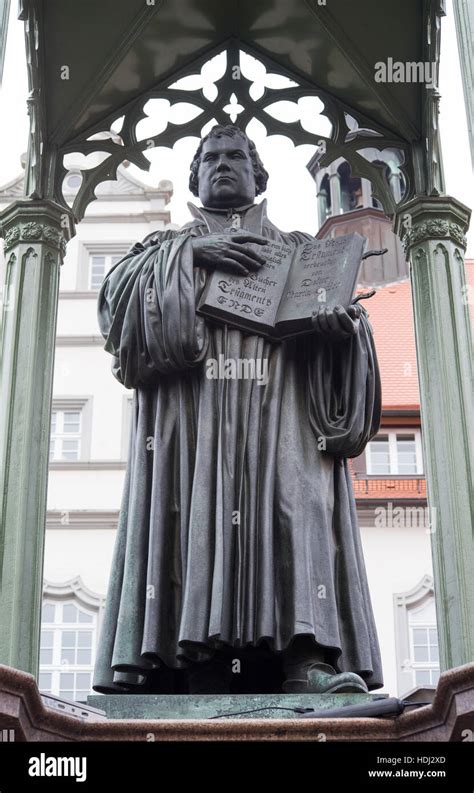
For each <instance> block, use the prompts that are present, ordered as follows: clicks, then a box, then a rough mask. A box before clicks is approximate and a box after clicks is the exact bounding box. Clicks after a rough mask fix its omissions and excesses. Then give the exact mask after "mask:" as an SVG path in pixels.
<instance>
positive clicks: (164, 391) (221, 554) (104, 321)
mask: <svg viewBox="0 0 474 793" xmlns="http://www.w3.org/2000/svg"><path fill="white" fill-rule="evenodd" d="M189 207H190V209H191V212H192V214H193V215H194V219H193V220H192V221H191V222H190V223H188V224H186V225H185V226H183V228H182V229H180V230H179V231H164V232H157V233H155V234H153V235H149V237H147V238H146V239H145V240H144V241H143V243H136V244H135V245H134V246H133V248H132V249H131V251H130V252H129V253H128V254H127V255H126V256H125V257H124V258H123V259H122V260H121V261H120V262H118V264H116V265H115V266H114V267H113V268H112V270H111V271H110V272H109V274H108V275H107V277H106V279H105V281H104V283H103V286H102V288H101V291H100V294H99V305H98V316H99V324H100V329H101V332H102V334H103V336H104V338H105V340H106V344H105V349H106V350H107V351H108V352H109V353H111V355H112V356H113V366H112V370H113V373H114V375H115V377H116V378H117V379H118V380H119V381H120V382H121V383H123V384H124V385H125V386H126V387H127V388H132V389H134V399H133V408H132V413H133V417H132V428H131V436H130V447H129V457H128V464H127V472H126V478H125V485H124V491H123V497H122V506H121V511H120V517H119V525H118V533H117V537H116V543H115V551H114V557H113V561H112V569H111V577H110V582H109V588H108V595H107V599H106V606H105V613H104V619H103V625H102V631H101V636H100V641H99V646H98V654H97V659H96V664H95V672H94V681H93V685H94V688H95V690H97V691H103V692H115V693H118V692H127V691H134V690H140V687H142V688H143V684H144V683H146V681H147V679H148V677H149V675H150V673H152V672H153V670H156V669H158V668H159V667H160V666H161V665H163V664H164V665H165V667H170V668H171V669H175V670H176V669H182V668H186V667H187V666H188V665H189V662H190V661H201V660H205V659H208V658H211V657H212V655H213V654H214V653H215V652H216V650H218V648H222V647H232V648H245V647H257V646H259V645H261V644H262V642H263V644H265V643H266V646H267V647H269V648H270V650H271V651H273V652H274V653H279V652H281V651H283V650H284V649H285V648H287V647H288V645H289V644H290V642H291V641H292V639H293V638H294V637H295V636H297V635H299V634H305V635H309V636H310V637H313V638H314V639H315V641H316V642H317V643H318V644H319V645H322V646H323V647H326V648H329V649H330V650H331V651H332V657H333V659H334V661H333V664H334V666H335V667H336V670H337V671H341V672H342V671H353V672H357V673H358V674H360V675H361V676H362V677H363V678H364V679H365V681H366V683H367V685H368V687H369V689H374V688H379V687H380V686H381V685H383V680H382V671H381V663H380V651H379V646H378V641H377V634H376V628H375V623H374V618H373V613H372V606H371V601H370V595H369V590H368V585H367V578H366V572H365V566H364V560H363V555H362V548H361V541H360V536H359V529H358V525H357V516H356V509H355V501H354V495H353V491H352V483H351V476H350V472H349V468H348V463H347V458H350V457H355V456H357V455H359V454H361V452H362V451H363V450H364V447H365V445H366V444H367V442H368V441H369V440H370V438H371V437H372V436H373V435H374V434H375V433H376V432H377V429H378V427H379V422H380V411H381V389H380V377H379V370H378V365H377V359H376V353H375V348H374V344H373V338H372V332H371V328H370V325H369V322H368V319H367V312H366V311H365V309H364V310H363V311H362V317H361V320H360V325H359V332H358V333H357V334H356V335H355V336H353V337H351V338H349V339H343V340H339V341H332V340H330V339H326V338H325V337H324V336H321V335H319V334H316V333H315V334H310V335H305V336H299V337H296V338H293V339H290V340H285V341H282V342H281V343H275V342H273V341H269V340H267V339H265V338H263V337H261V336H258V335H255V334H253V333H250V332H244V331H241V330H239V329H235V328H233V327H231V326H229V325H225V324H222V323H213V322H210V321H208V320H207V319H206V320H205V319H204V318H203V317H201V316H199V315H198V314H196V305H197V301H198V299H199V296H200V294H201V293H202V290H203V288H204V286H205V283H206V278H207V277H208V273H207V271H206V270H205V269H203V268H200V267H194V266H193V255H192V247H191V245H192V238H193V237H194V236H196V235H203V234H208V233H209V232H213V231H221V230H222V229H223V228H229V223H230V221H229V220H228V219H227V217H226V213H222V212H219V211H215V210H211V209H206V208H197V207H194V206H193V205H191V204H190V205H189ZM241 217H242V228H245V229H249V230H250V231H253V232H255V233H259V234H263V235H264V236H266V237H268V238H270V239H272V240H277V241H281V242H284V243H285V244H286V245H291V246H296V245H298V244H300V243H301V242H304V241H307V240H311V239H313V238H312V237H311V236H310V235H309V234H304V233H301V232H291V233H284V232H281V231H280V230H279V229H277V227H276V226H274V225H273V224H272V223H271V222H270V220H269V219H268V218H267V215H266V202H265V201H262V202H261V203H260V204H254V205H252V206H251V207H250V208H248V209H247V210H246V211H244V212H242V216H241ZM220 355H223V356H224V358H225V359H229V358H231V359H234V360H237V359H247V360H248V359H254V360H255V361H258V360H259V359H262V360H264V359H267V360H268V381H267V383H266V384H262V385H259V384H258V381H257V380H256V379H210V378H208V377H207V376H206V365H205V364H206V360H207V359H210V358H214V359H217V360H218V359H219V356H220ZM257 371H258V370H257ZM261 371H263V370H261ZM324 447H325V448H324Z"/></svg>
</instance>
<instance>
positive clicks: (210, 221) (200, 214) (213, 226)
mask: <svg viewBox="0 0 474 793" xmlns="http://www.w3.org/2000/svg"><path fill="white" fill-rule="evenodd" d="M188 209H189V211H190V212H191V215H192V216H193V217H194V218H196V219H197V220H201V221H203V222H204V223H205V224H206V226H207V227H208V229H209V231H210V232H213V231H216V232H218V231H222V230H223V229H224V228H226V227H227V226H228V225H230V222H231V219H232V214H233V213H234V212H237V213H238V214H242V228H245V229H247V230H248V231H252V232H253V233H254V234H262V233H263V232H262V228H263V223H264V220H265V219H266V217H267V212H266V209H267V200H266V198H264V199H263V200H262V201H261V202H260V203H259V204H245V206H241V207H233V208H232V209H230V208H226V209H216V208H214V207H198V206H196V205H195V204H192V203H191V202H190V201H189V202H188Z"/></svg>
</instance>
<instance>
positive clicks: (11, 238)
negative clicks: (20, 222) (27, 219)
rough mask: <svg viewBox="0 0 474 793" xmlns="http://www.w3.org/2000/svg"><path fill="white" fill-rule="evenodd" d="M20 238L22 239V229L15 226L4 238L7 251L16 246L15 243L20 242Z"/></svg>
mask: <svg viewBox="0 0 474 793" xmlns="http://www.w3.org/2000/svg"><path fill="white" fill-rule="evenodd" d="M19 238H20V229H19V228H18V226H14V227H13V228H12V229H8V231H7V233H6V234H5V237H4V243H5V250H7V249H8V248H11V246H12V245H14V244H15V242H17V240H19Z"/></svg>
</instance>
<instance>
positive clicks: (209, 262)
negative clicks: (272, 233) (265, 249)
mask: <svg viewBox="0 0 474 793" xmlns="http://www.w3.org/2000/svg"><path fill="white" fill-rule="evenodd" d="M249 243H251V244H252V245H255V244H257V245H268V240H267V239H266V238H265V237H261V236H260V235H259V234H251V233H250V232H246V231H238V232H235V234H206V235H205V236H203V237H194V238H193V240H192V246H193V255H194V265H195V266H196V267H206V268H209V269H216V270H225V271H226V272H229V273H234V274H235V275H248V274H249V273H250V272H255V271H256V270H258V269H259V268H260V267H261V266H262V264H265V259H264V257H263V256H261V255H260V254H259V253H257V252H256V251H255V250H254V249H253V247H251V245H250V244H249Z"/></svg>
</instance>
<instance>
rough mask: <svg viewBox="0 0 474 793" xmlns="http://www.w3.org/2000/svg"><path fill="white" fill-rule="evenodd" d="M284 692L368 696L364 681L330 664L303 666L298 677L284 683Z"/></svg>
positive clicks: (354, 674) (352, 673)
mask: <svg viewBox="0 0 474 793" xmlns="http://www.w3.org/2000/svg"><path fill="white" fill-rule="evenodd" d="M282 688H283V691H284V692H285V693H287V694H346V693H357V694H367V692H368V688H367V685H366V683H365V682H364V680H363V679H362V678H361V677H360V676H359V675H356V673H355V672H341V673H340V674H338V673H337V672H336V670H335V669H334V668H333V667H332V666H329V664H323V663H319V662H317V663H312V664H302V667H301V670H300V673H298V674H297V676H295V677H292V678H288V679H287V680H285V682H284V683H283V686H282Z"/></svg>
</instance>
